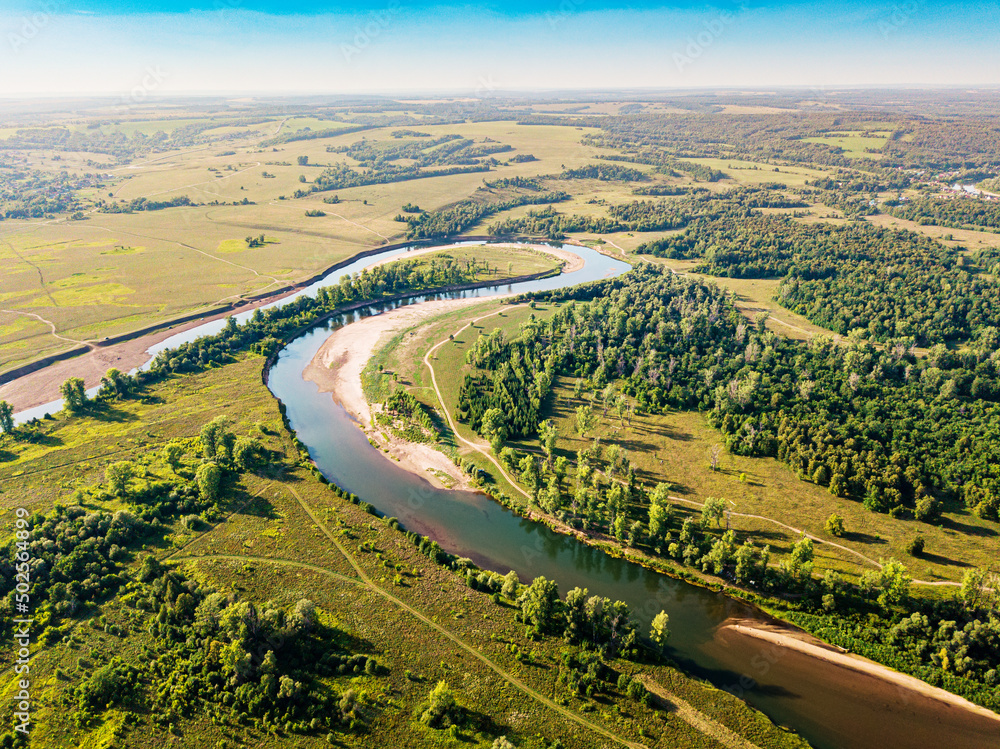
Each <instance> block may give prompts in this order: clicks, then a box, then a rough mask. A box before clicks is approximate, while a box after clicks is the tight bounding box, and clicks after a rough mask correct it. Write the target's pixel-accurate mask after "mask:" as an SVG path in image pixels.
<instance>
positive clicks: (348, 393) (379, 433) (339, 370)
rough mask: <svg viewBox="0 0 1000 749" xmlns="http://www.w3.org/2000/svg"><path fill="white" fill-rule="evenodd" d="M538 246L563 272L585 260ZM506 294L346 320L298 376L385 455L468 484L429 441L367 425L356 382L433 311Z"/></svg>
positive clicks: (420, 471)
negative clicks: (557, 261) (341, 409)
mask: <svg viewBox="0 0 1000 749" xmlns="http://www.w3.org/2000/svg"><path fill="white" fill-rule="evenodd" d="M449 246H451V245H439V246H435V247H422V248H420V249H417V250H412V251H411V252H407V253H406V254H404V255H402V256H400V257H398V258H391V259H390V258H385V259H383V260H381V261H377V262H376V263H373V264H372V266H371V267H374V266H375V265H381V264H382V263H384V262H391V261H392V260H400V259H404V258H411V257H416V256H419V255H425V254H427V253H429V252H436V251H440V250H442V249H447V248H448V247H449ZM512 246H513V245H512ZM532 246H533V247H535V249H538V250H539V251H540V252H544V253H545V254H547V255H553V256H555V257H556V258H558V259H560V260H562V261H563V272H564V273H572V272H574V271H577V270H580V269H581V268H582V267H583V266H584V260H583V258H582V257H580V256H579V255H576V254H575V253H573V252H569V251H567V250H563V249H561V248H558V247H547V246H546V247H540V246H536V245H532ZM506 296H509V295H498V296H493V297H489V299H482V298H468V299H439V300H435V301H430V302H422V303H420V304H412V305H407V306H405V307H398V308H396V309H394V310H390V311H389V312H384V313H382V314H380V315H374V316H372V317H367V318H365V319H363V320H359V321H358V322H355V323H352V324H351V325H345V326H344V327H342V328H340V329H338V330H335V331H334V332H333V333H332V334H330V337H329V338H327V339H326V341H325V342H324V343H323V345H322V346H321V347H320V349H319V351H317V352H316V355H315V356H314V357H313V360H312V361H311V362H309V364H308V365H307V366H306V368H305V369H304V370H303V372H302V377H303V379H305V380H307V381H309V382H314V383H316V384H317V385H318V386H319V389H320V392H323V393H330V394H331V395H332V396H333V399H334V400H335V401H337V403H339V404H340V405H341V406H343V407H344V410H346V411H347V412H348V413H349V414H351V416H353V417H354V418H355V420H356V421H357V422H358V426H359V427H360V428H361V429H362V430H364V432H365V433H366V434H367V435H368V437H369V438H371V439H372V440H374V441H375V442H377V443H378V444H379V445H381V446H382V447H384V448H385V449H386V450H387V451H388V453H389V455H391V456H392V457H393V458H395V459H396V460H398V461H399V464H400V466H401V467H402V468H404V469H406V470H407V471H410V472H411V473H414V474H416V475H418V476H421V477H423V478H425V479H427V480H428V481H430V482H431V483H432V484H434V485H435V486H439V487H444V486H445V482H443V481H442V480H441V478H440V476H441V474H443V475H445V476H447V477H448V482H447V483H448V487H447V488H452V489H466V490H473V489H474V487H473V485H472V483H471V482H470V481H469V477H468V476H466V475H465V474H464V473H463V472H462V471H461V469H460V468H459V467H458V466H456V465H455V464H454V463H452V461H451V460H450V459H449V458H448V457H447V456H446V455H445V454H444V453H442V452H440V451H438V450H436V449H434V448H433V447H432V446H431V445H428V444H423V443H414V442H408V441H406V440H403V439H400V438H399V437H397V436H395V435H393V434H391V433H389V432H388V430H384V429H376V428H375V427H373V426H372V413H371V407H370V406H369V404H368V401H367V400H366V399H365V395H364V392H363V390H362V387H361V373H362V372H363V371H364V368H365V367H366V366H367V364H368V361H369V359H371V357H372V355H373V354H374V353H375V351H377V350H378V349H379V348H380V347H381V346H382V345H383V344H384V343H385V342H387V341H388V340H389V339H390V338H392V337H393V336H395V335H396V334H398V333H400V332H401V331H404V330H406V329H408V328H412V327H414V326H415V325H418V324H420V323H422V322H424V321H426V320H428V319H430V318H432V317H435V316H436V315H439V314H441V313H443V312H447V311H450V310H453V309H458V308H460V307H466V306H469V305H473V304H482V303H483V302H486V301H496V300H497V299H502V298H504V297H506Z"/></svg>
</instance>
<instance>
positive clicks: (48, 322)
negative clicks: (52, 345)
mask: <svg viewBox="0 0 1000 749" xmlns="http://www.w3.org/2000/svg"><path fill="white" fill-rule="evenodd" d="M45 293H48V292H45ZM0 312H8V313H10V314H12V315H22V316H24V317H33V318H35V319H36V320H38V321H40V322H43V323H45V324H46V325H48V326H49V327H50V328H52V336H53V337H54V338H58V339H59V340H60V341H66V342H67V343H76V344H79V345H81V346H86V347H87V348H88V349H90V350H92V349H93V348H94V347H93V346H91V345H90V343H88V342H87V341H78V340H77V339H76V338H67V337H66V336H62V335H59V334H58V333H57V332H56V324H55V323H54V322H52V321H51V320H46V319H45V318H44V317H42V316H41V315H38V314H35V313H34V312H19V311H18V310H16V309H0Z"/></svg>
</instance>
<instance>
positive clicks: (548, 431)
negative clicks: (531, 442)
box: [538, 419, 559, 468]
mask: <svg viewBox="0 0 1000 749" xmlns="http://www.w3.org/2000/svg"><path fill="white" fill-rule="evenodd" d="M538 437H539V440H540V441H541V443H542V450H543V451H544V452H545V457H546V458H547V459H548V464H549V468H552V460H553V457H552V453H553V452H554V451H555V449H556V440H557V439H558V438H559V430H558V429H557V428H556V423H555V422H554V421H552V419H546V420H545V421H543V422H542V423H540V424H539V425H538Z"/></svg>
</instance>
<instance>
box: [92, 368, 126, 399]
mask: <svg viewBox="0 0 1000 749" xmlns="http://www.w3.org/2000/svg"><path fill="white" fill-rule="evenodd" d="M133 387H134V380H133V379H132V378H131V377H129V376H128V375H127V374H124V373H123V372H122V371H121V370H120V369H115V368H112V369H109V370H108V371H107V374H105V375H104V377H102V378H101V391H100V392H101V395H102V396H110V397H113V398H127V397H128V396H129V395H131V394H132V389H133Z"/></svg>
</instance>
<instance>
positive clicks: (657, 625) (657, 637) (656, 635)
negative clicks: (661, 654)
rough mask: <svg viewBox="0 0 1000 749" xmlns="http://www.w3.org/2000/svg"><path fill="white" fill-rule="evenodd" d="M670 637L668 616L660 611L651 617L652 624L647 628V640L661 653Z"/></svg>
mask: <svg viewBox="0 0 1000 749" xmlns="http://www.w3.org/2000/svg"><path fill="white" fill-rule="evenodd" d="M669 637H670V616H669V615H668V614H667V612H666V611H661V612H660V613H659V614H657V615H656V616H654V617H653V623H652V625H650V628H649V639H650V640H652V641H653V642H655V643H656V644H657V645H659V647H660V650H661V651H662V650H663V649H664V648H666V646H667V639H668V638H669Z"/></svg>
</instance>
